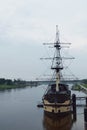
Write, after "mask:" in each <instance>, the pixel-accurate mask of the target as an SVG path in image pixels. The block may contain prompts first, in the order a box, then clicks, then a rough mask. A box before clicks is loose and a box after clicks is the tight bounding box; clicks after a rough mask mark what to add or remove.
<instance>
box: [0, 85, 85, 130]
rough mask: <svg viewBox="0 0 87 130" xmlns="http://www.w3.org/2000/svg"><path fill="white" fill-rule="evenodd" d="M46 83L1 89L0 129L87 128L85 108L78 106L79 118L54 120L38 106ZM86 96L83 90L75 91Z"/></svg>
mask: <svg viewBox="0 0 87 130" xmlns="http://www.w3.org/2000/svg"><path fill="white" fill-rule="evenodd" d="M45 89H46V87H45V86H44V85H41V86H38V87H32V88H30V87H26V88H23V89H12V90H6V91H0V130H58V129H59V130H87V128H85V125H84V115H83V112H84V108H83V107H78V108H77V120H76V121H72V119H71V118H72V117H71V116H68V117H67V118H66V119H61V120H53V119H50V118H48V117H46V115H44V111H43V108H37V104H38V103H39V102H40V101H41V98H42V95H43V94H44V92H45ZM72 93H76V94H77V95H79V96H80V95H81V96H84V95H85V94H84V93H82V92H74V91H72Z"/></svg>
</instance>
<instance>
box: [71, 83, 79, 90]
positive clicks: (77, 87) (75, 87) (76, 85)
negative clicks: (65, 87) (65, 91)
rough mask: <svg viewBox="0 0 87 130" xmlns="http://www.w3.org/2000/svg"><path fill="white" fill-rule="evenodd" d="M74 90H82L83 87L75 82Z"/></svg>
mask: <svg viewBox="0 0 87 130" xmlns="http://www.w3.org/2000/svg"><path fill="white" fill-rule="evenodd" d="M72 90H76V91H80V90H81V87H80V85H79V84H74V85H73V86H72Z"/></svg>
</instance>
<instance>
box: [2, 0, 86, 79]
mask: <svg viewBox="0 0 87 130" xmlns="http://www.w3.org/2000/svg"><path fill="white" fill-rule="evenodd" d="M56 25H58V27H59V31H60V40H61V41H63V42H71V43H72V45H71V48H70V55H72V56H74V57H75V60H74V61H73V62H72V64H71V71H72V72H73V74H74V75H76V77H78V78H87V72H86V71H87V0H3V1H2V0H0V78H11V79H14V78H15V79H17V78H21V79H24V80H33V79H36V78H38V77H40V75H41V74H43V73H44V72H45V71H46V66H47V67H48V66H49V64H48V62H46V61H44V62H42V61H40V58H41V57H44V56H49V53H50V51H49V49H47V48H46V47H44V46H43V45H42V43H44V42H54V41H55V31H56ZM47 51H48V52H47ZM51 51H52V50H51ZM44 66H45V67H44ZM47 69H48V68H47Z"/></svg>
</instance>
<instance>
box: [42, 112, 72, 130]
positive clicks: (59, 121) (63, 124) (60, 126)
mask: <svg viewBox="0 0 87 130" xmlns="http://www.w3.org/2000/svg"><path fill="white" fill-rule="evenodd" d="M72 125H73V120H72V115H71V114H68V115H67V116H64V117H60V118H55V117H53V118H50V117H48V116H47V115H46V114H45V113H44V120H43V126H44V128H45V129H46V130H71V128H72Z"/></svg>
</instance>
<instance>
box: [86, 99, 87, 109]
mask: <svg viewBox="0 0 87 130" xmlns="http://www.w3.org/2000/svg"><path fill="white" fill-rule="evenodd" d="M86 107H87V97H86Z"/></svg>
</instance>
